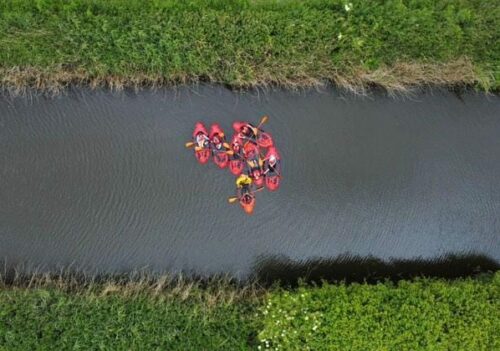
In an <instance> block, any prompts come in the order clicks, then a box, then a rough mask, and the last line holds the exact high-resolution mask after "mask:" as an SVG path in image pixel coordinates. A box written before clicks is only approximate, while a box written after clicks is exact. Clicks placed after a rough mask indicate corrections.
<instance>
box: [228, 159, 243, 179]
mask: <svg viewBox="0 0 500 351" xmlns="http://www.w3.org/2000/svg"><path fill="white" fill-rule="evenodd" d="M244 168H245V164H244V163H243V161H242V160H241V159H234V158H233V159H232V160H229V170H230V171H231V173H232V174H234V175H235V176H239V175H240V174H241V173H243V169H244Z"/></svg>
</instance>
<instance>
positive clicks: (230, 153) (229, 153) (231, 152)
mask: <svg viewBox="0 0 500 351" xmlns="http://www.w3.org/2000/svg"><path fill="white" fill-rule="evenodd" d="M226 154H228V155H230V156H233V155H234V151H231V150H227V151H226Z"/></svg>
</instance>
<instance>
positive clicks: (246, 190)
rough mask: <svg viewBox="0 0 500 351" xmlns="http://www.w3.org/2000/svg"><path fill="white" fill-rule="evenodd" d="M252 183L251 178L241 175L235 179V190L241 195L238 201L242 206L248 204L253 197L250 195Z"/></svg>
mask: <svg viewBox="0 0 500 351" xmlns="http://www.w3.org/2000/svg"><path fill="white" fill-rule="evenodd" d="M252 183H253V180H252V178H251V177H249V176H248V175H246V174H241V175H240V176H239V177H238V178H236V188H237V189H238V190H239V193H240V194H241V196H240V201H241V202H242V203H244V204H249V203H250V202H251V201H252V199H253V195H252V194H251V189H250V188H251V186H252Z"/></svg>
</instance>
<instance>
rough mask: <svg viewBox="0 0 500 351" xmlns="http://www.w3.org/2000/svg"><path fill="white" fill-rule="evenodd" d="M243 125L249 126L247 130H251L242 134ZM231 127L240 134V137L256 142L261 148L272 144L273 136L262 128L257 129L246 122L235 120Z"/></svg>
mask: <svg viewBox="0 0 500 351" xmlns="http://www.w3.org/2000/svg"><path fill="white" fill-rule="evenodd" d="M245 126H247V127H249V130H250V131H251V132H250V134H246V135H245V134H244V130H243V129H244V127H245ZM233 129H234V130H235V131H236V132H237V133H239V134H240V135H239V137H240V138H241V139H244V140H249V141H251V142H253V143H257V144H258V145H259V146H260V147H262V148H268V147H271V146H273V138H272V136H271V134H269V133H266V132H264V131H263V130H262V129H257V128H256V127H255V126H253V125H252V124H250V123H248V122H240V121H236V122H234V123H233Z"/></svg>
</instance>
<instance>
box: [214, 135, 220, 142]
mask: <svg viewBox="0 0 500 351" xmlns="http://www.w3.org/2000/svg"><path fill="white" fill-rule="evenodd" d="M212 141H213V142H214V144H220V139H219V136H218V135H214V137H213V138H212Z"/></svg>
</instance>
